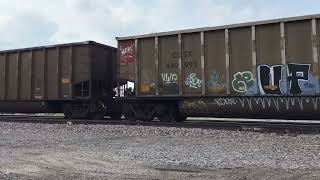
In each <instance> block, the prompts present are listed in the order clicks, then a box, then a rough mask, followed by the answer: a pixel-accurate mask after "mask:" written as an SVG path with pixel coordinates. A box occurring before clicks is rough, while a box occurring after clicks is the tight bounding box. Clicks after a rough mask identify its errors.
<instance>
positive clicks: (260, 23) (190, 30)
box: [116, 14, 320, 41]
mask: <svg viewBox="0 0 320 180" xmlns="http://www.w3.org/2000/svg"><path fill="white" fill-rule="evenodd" d="M314 18H316V19H317V18H320V14H313V15H306V16H296V17H288V18H278V19H271V20H262V21H252V22H245V23H237V24H230V25H222V26H213V27H203V28H193V29H186V30H177V31H168V32H159V33H150V34H144V35H137V36H126V37H116V40H118V41H121V40H130V39H141V38H150V37H156V36H170V35H176V34H187V33H196V32H202V31H213V30H222V29H230V28H239V27H247V26H256V25H265V24H274V23H280V22H290V21H299V20H307V19H314Z"/></svg>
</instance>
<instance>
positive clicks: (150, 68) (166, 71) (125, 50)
mask: <svg viewBox="0 0 320 180" xmlns="http://www.w3.org/2000/svg"><path fill="white" fill-rule="evenodd" d="M319 34H320V15H310V16H302V17H292V18H283V19H274V20H266V21H259V22H251V23H242V24H233V25H226V26H218V27H207V28H199V29H190V30H182V31H172V32H163V33H155V34H146V35H139V36H130V37H118V38H116V39H117V40H118V56H119V57H118V75H117V79H118V81H119V84H120V85H121V82H123V81H130V82H131V85H130V84H129V85H128V86H121V87H120V88H118V89H119V93H118V94H119V96H121V97H120V98H121V99H122V100H123V101H124V102H126V103H125V104H124V114H125V116H126V117H127V118H129V119H133V120H134V119H143V120H146V121H147V120H152V119H153V118H155V117H157V118H159V119H160V120H162V121H173V120H176V121H183V120H185V117H187V116H214V117H215V116H236V117H239V116H246V117H248V116H253V117H258V116H259V117H277V118H279V117H281V116H284V117H287V116H294V117H310V118H311V117H319V114H320V96H319V95H320V86H319V73H320V72H319V71H320V70H319V54H320V52H319Z"/></svg>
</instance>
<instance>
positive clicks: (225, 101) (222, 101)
mask: <svg viewBox="0 0 320 180" xmlns="http://www.w3.org/2000/svg"><path fill="white" fill-rule="evenodd" d="M214 104H216V105H218V106H219V107H221V106H226V105H236V104H237V100H236V99H235V98H217V99H214Z"/></svg>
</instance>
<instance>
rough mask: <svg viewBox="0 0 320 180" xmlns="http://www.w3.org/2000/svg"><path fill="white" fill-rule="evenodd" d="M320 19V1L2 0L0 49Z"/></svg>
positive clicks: (113, 43)
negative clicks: (289, 19)
mask: <svg viewBox="0 0 320 180" xmlns="http://www.w3.org/2000/svg"><path fill="white" fill-rule="evenodd" d="M309 14H320V0H304V1H302V0H282V1H281V0H277V1H276V0H268V1H265V0H264V1H263V0H229V1H228V0H188V1H186V0H158V1H155V0H154V1H152V0H54V1H52V0H29V1H21V0H10V1H9V0H0V39H1V40H0V49H2V50H3V49H11V48H22V47H29V46H39V45H48V44H55V43H69V42H77V41H86V40H94V41H97V42H100V43H104V44H109V45H113V46H116V41H115V38H114V37H116V36H129V35H137V34H145V33H152V32H159V31H169V30H178V29H186V28H188V29H189V28H197V27H204V26H217V25H225V24H230V23H240V22H247V21H256V20H265V19H271V18H282V17H290V16H300V15H309Z"/></svg>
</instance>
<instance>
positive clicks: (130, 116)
mask: <svg viewBox="0 0 320 180" xmlns="http://www.w3.org/2000/svg"><path fill="white" fill-rule="evenodd" d="M123 115H124V117H125V119H126V120H128V121H135V120H136V117H135V113H134V112H133V110H132V107H131V105H130V104H126V105H124V106H123Z"/></svg>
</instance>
